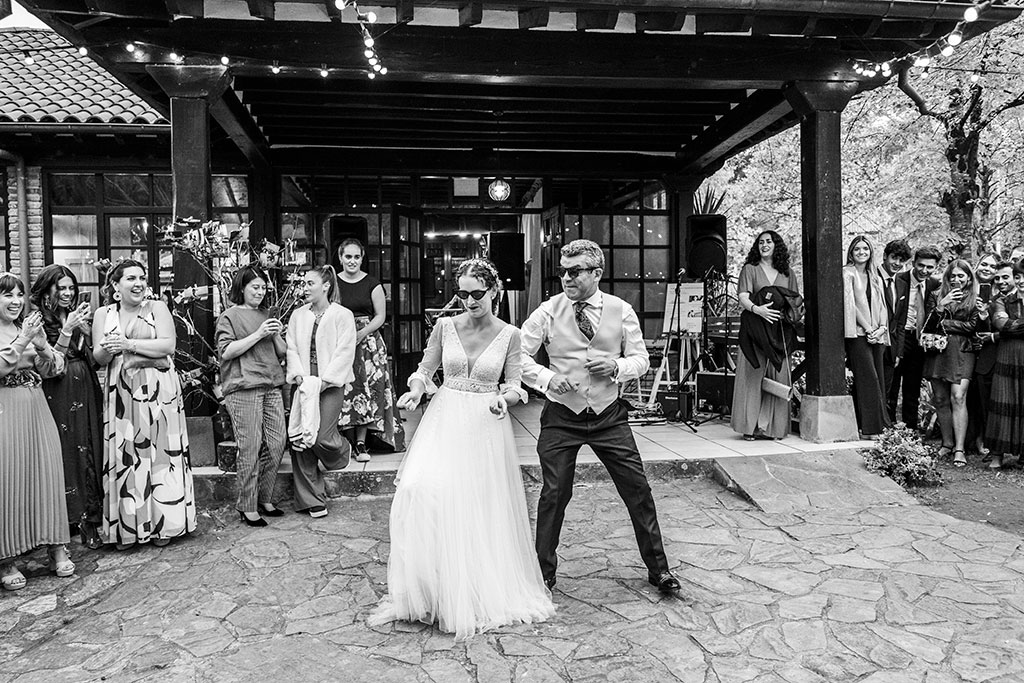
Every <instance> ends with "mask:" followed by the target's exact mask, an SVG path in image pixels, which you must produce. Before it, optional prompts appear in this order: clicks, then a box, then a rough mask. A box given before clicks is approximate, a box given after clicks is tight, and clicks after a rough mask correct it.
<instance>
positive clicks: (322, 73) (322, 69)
mask: <svg viewBox="0 0 1024 683" xmlns="http://www.w3.org/2000/svg"><path fill="white" fill-rule="evenodd" d="M329 75H330V72H329V71H327V67H326V66H324V65H321V66H320V77H321V78H327V76H329Z"/></svg>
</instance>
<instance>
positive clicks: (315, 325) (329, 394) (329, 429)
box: [287, 266, 356, 517]
mask: <svg viewBox="0 0 1024 683" xmlns="http://www.w3.org/2000/svg"><path fill="white" fill-rule="evenodd" d="M337 282H338V277H337V274H336V273H335V272H334V268H333V267H331V266H319V267H315V268H310V269H309V270H308V271H306V274H305V275H304V276H303V281H302V285H301V286H302V288H303V289H304V291H305V299H306V305H305V306H302V307H301V308H298V309H296V310H295V312H294V313H292V316H291V318H290V319H289V321H288V340H287V341H288V367H287V380H288V382H289V384H294V385H295V392H294V395H295V399H294V400H293V402H292V414H291V416H290V419H289V425H288V436H289V437H290V438H291V440H292V477H293V479H294V482H295V509H296V511H299V512H302V511H305V512H308V513H309V516H310V517H325V516H327V493H326V492H325V491H324V479H323V475H322V474H321V473H320V469H319V468H318V467H317V463H318V462H322V463H323V464H324V468H325V469H328V470H340V469H344V468H345V467H347V466H348V461H349V456H350V455H351V453H352V448H351V446H350V445H349V443H348V440H347V439H345V437H343V436H342V434H341V432H340V431H338V415H339V414H340V413H341V407H342V404H343V403H344V400H345V385H346V384H350V383H351V382H352V378H353V374H352V361H353V359H354V357H355V352H356V323H355V319H354V318H353V316H352V312H351V311H349V310H348V309H347V308H345V307H344V306H342V305H341V304H338V303H337V294H338V285H337Z"/></svg>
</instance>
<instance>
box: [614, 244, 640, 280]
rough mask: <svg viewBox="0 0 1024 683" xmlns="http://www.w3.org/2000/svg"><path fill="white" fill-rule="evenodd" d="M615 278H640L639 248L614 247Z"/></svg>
mask: <svg viewBox="0 0 1024 683" xmlns="http://www.w3.org/2000/svg"><path fill="white" fill-rule="evenodd" d="M613 275H614V277H615V278H616V279H623V280H629V279H632V278H637V279H639V278H640V250H639V249H616V250H615V272H614V273H613Z"/></svg>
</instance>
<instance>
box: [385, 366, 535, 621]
mask: <svg viewBox="0 0 1024 683" xmlns="http://www.w3.org/2000/svg"><path fill="white" fill-rule="evenodd" d="M493 396H494V394H493V393H491V394H478V393H469V392H464V391H456V390H453V389H451V388H449V387H446V386H442V387H441V389H440V390H439V391H438V392H437V394H436V395H435V396H434V398H433V399H432V400H431V402H430V406H429V407H428V408H427V411H426V414H425V415H424V416H423V419H422V421H421V422H420V425H419V427H418V428H417V430H416V434H415V436H414V438H413V440H412V444H411V445H410V447H409V450H408V452H407V453H406V456H405V459H404V460H403V461H402V465H401V467H400V468H399V471H398V484H397V489H396V491H395V498H394V502H393V503H392V505H391V557H390V559H389V561H388V595H387V596H385V598H384V600H383V601H382V602H381V604H380V605H379V606H378V607H377V608H376V609H375V610H374V612H373V613H372V614H371V615H370V618H369V623H370V625H380V624H383V623H387V622H389V621H394V620H403V621H422V622H424V623H428V624H432V623H435V622H436V623H437V624H438V625H439V626H440V628H441V630H442V631H445V632H448V633H454V634H455V637H456V639H457V640H463V639H465V638H468V637H470V636H472V635H474V634H476V633H480V632H483V631H486V630H488V629H492V628H496V627H498V626H503V625H507V624H512V623H518V622H522V623H531V622H536V621H543V620H545V619H547V618H548V617H550V616H551V615H553V614H554V612H555V606H554V604H553V603H552V602H551V593H550V592H549V591H548V589H547V588H546V587H545V586H544V581H543V578H542V576H541V573H540V566H539V565H538V563H537V555H536V551H535V549H534V544H533V540H532V536H531V533H530V520H529V516H528V514H527V511H526V496H525V494H524V491H523V479H522V475H521V474H520V471H519V460H518V457H517V455H516V447H515V441H514V439H513V437H512V426H511V423H510V421H509V420H510V418H508V417H505V418H504V419H502V420H498V419H497V418H496V417H495V416H494V415H492V414H491V413H490V411H489V410H488V404H489V401H490V399H491V398H492V397H493Z"/></svg>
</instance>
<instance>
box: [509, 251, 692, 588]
mask: <svg viewBox="0 0 1024 683" xmlns="http://www.w3.org/2000/svg"><path fill="white" fill-rule="evenodd" d="M559 274H560V279H561V282H562V289H563V290H564V291H563V293H562V294H558V295H555V296H553V297H551V298H550V299H548V300H547V301H545V302H544V303H542V304H541V305H540V307H539V308H538V309H537V310H536V311H534V312H533V313H532V314H531V315H530V317H529V319H527V321H526V323H525V324H524V325H523V329H522V344H523V383H524V384H527V385H529V386H532V387H534V388H535V389H537V390H538V391H541V392H543V393H544V395H545V396H546V398H547V400H546V401H545V403H544V409H543V411H542V412H541V416H540V437H539V438H538V439H537V453H538V454H539V455H540V466H541V471H542V473H543V478H544V482H543V485H542V488H541V493H540V501H539V503H538V506H537V559H538V560H539V562H540V568H541V572H542V573H543V575H544V583H546V584H547V586H548V587H549V588H552V587H554V585H555V579H556V577H555V570H556V568H557V565H558V558H557V556H556V552H555V551H556V550H557V548H558V537H559V534H560V533H561V530H562V520H563V519H564V518H565V508H566V506H567V505H568V504H569V499H570V498H572V484H573V478H574V475H575V469H576V455H577V453H579V450H580V447H582V446H583V445H584V444H587V445H589V446H590V447H591V448H592V449H593V450H594V453H595V454H597V457H598V458H599V459H600V460H601V462H602V463H603V464H604V466H605V467H606V468H607V469H608V473H609V474H610V475H611V478H612V481H613V482H614V483H615V488H616V490H618V492H619V496H620V497H621V498H622V502H623V503H625V505H626V509H627V510H628V512H629V517H630V520H631V521H632V523H633V531H634V533H635V534H636V540H637V545H639V547H640V556H641V557H642V558H643V561H644V564H646V565H647V577H648V581H649V582H650V583H651V585H653V586H655V587H656V588H657V589H658V590H660V591H661V592H663V593H672V594H675V593H677V591H678V590H679V581H678V580H677V579H676V578H675V577H674V576H672V573H671V572H670V571H669V565H668V559H667V558H666V557H665V548H664V546H663V545H662V540H661V528H660V527H659V525H658V515H657V511H656V510H655V507H654V496H653V495H652V494H651V487H650V485H649V484H648V483H647V475H646V474H645V473H644V466H643V462H641V460H640V454H639V452H638V451H637V447H636V441H635V440H634V439H633V432H632V430H631V429H630V428H629V423H628V422H627V417H628V404H627V403H626V402H625V401H623V400H622V399H620V398H619V384H620V383H621V382H625V381H628V380H630V379H634V378H637V377H640V376H641V375H643V374H644V373H646V372H647V370H648V368H649V367H650V359H649V356H648V354H647V348H646V346H645V345H644V339H643V333H642V331H641V330H640V321H639V319H638V318H637V315H636V313H635V312H634V311H633V308H632V307H631V306H630V305H629V304H628V303H626V302H625V301H623V300H622V299H620V298H618V297H616V296H612V295H611V294H605V293H604V292H602V291H600V290H599V289H598V283H599V282H600V280H601V275H603V274H604V253H603V252H602V251H601V248H600V247H599V246H598V245H597V244H595V243H594V242H591V241H590V240H574V241H572V242H570V243H569V244H566V245H565V246H564V247H562V255H561V268H559ZM542 344H543V346H544V348H545V350H546V351H547V355H548V359H549V367H547V368H545V367H542V366H541V365H539V364H538V363H537V362H536V361H535V360H534V359H533V356H534V354H536V353H537V352H538V350H539V349H540V347H541V345H542Z"/></svg>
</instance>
